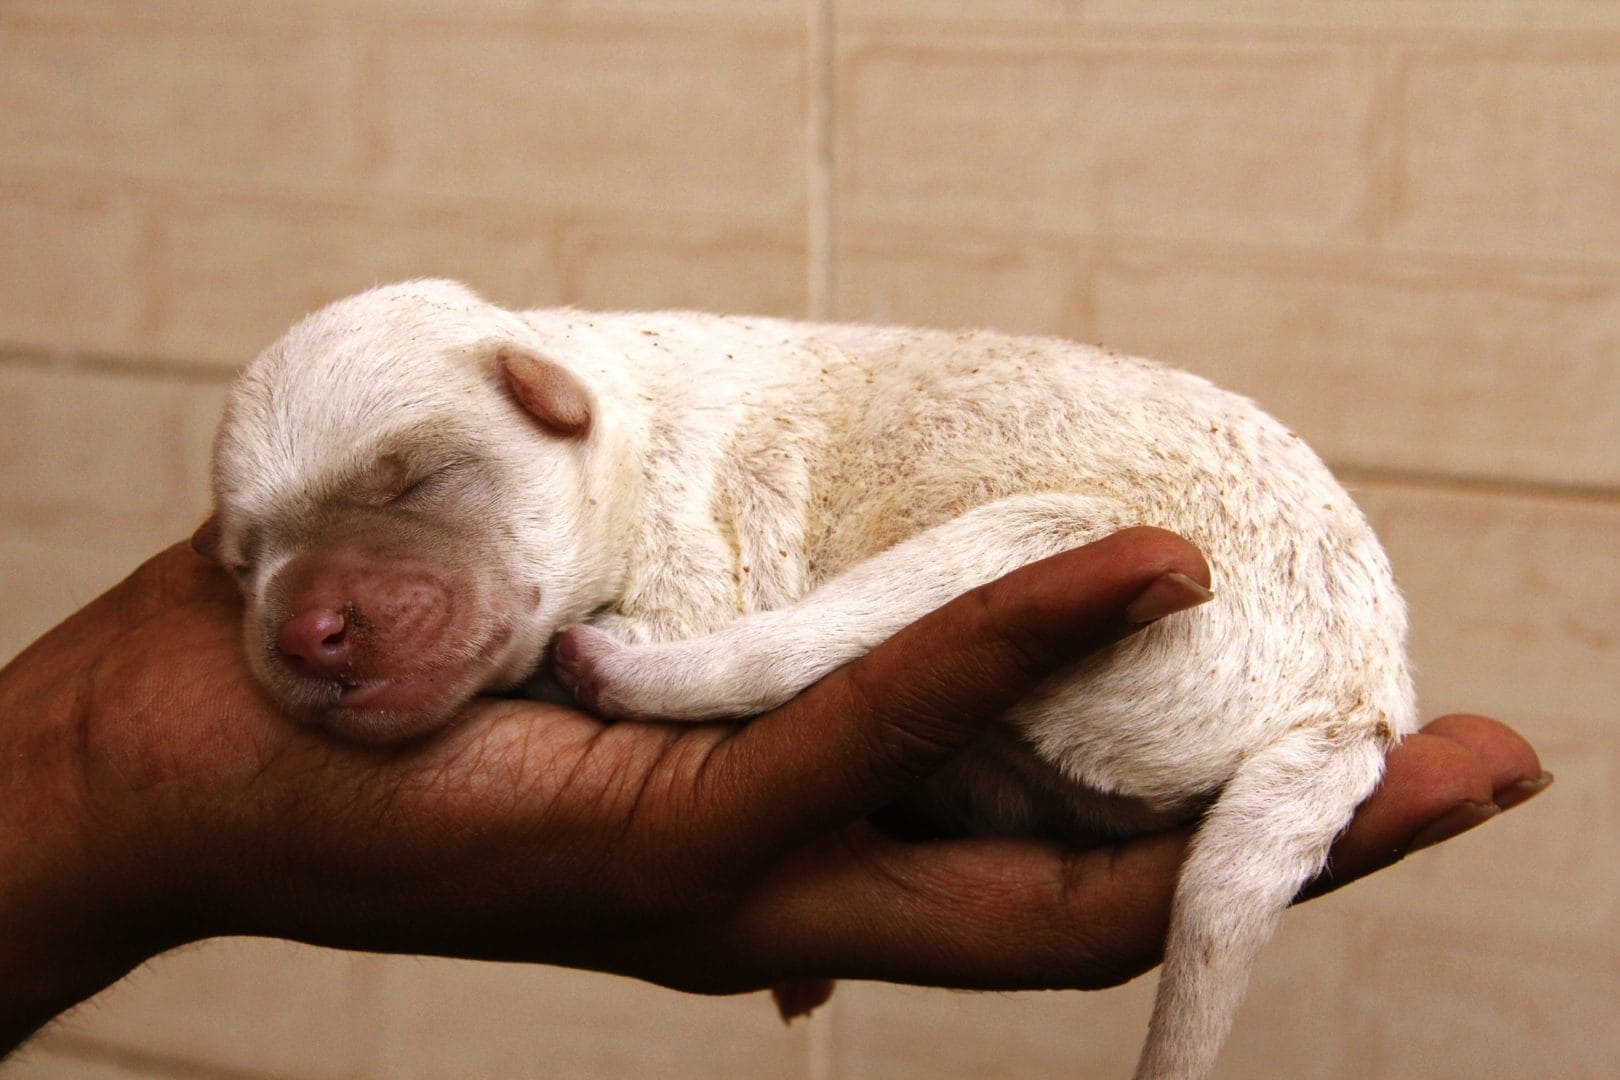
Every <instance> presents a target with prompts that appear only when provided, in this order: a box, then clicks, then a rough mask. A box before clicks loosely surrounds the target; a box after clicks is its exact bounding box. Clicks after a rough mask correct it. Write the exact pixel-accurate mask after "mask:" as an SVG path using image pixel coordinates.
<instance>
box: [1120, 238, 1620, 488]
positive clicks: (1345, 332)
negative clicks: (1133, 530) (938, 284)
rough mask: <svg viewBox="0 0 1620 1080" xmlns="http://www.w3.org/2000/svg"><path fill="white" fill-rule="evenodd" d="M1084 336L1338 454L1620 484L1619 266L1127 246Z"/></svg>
mask: <svg viewBox="0 0 1620 1080" xmlns="http://www.w3.org/2000/svg"><path fill="white" fill-rule="evenodd" d="M1092 300H1093V302H1094V304H1095V308H1096V326H1095V333H1096V335H1097V336H1098V337H1100V338H1101V339H1102V340H1103V341H1104V342H1106V343H1107V344H1109V345H1110V346H1113V347H1116V348H1120V349H1124V350H1129V351H1133V352H1140V353H1143V354H1146V355H1149V356H1153V357H1157V358H1159V359H1162V360H1167V361H1169V362H1171V363H1175V364H1177V365H1179V366H1182V367H1186V368H1190V369H1192V370H1195V371H1198V372H1200V373H1202V374H1205V375H1208V376H1209V377H1210V378H1212V379H1214V380H1215V381H1216V382H1218V383H1221V384H1222V385H1225V386H1229V387H1231V388H1232V389H1235V390H1239V391H1241V392H1243V393H1247V394H1250V395H1252V396H1253V397H1255V398H1256V399H1258V400H1259V401H1260V402H1261V404H1263V405H1264V406H1266V407H1267V408H1268V409H1269V410H1271V411H1272V412H1274V413H1275V414H1277V415H1278V416H1279V417H1281V418H1283V419H1284V420H1286V421H1287V422H1288V423H1290V424H1291V425H1293V426H1294V427H1295V428H1296V429H1297V430H1298V431H1299V432H1300V433H1301V434H1302V435H1304V436H1305V437H1306V438H1307V439H1308V440H1309V441H1310V442H1311V443H1312V444H1313V445H1314V446H1315V447H1316V448H1317V449H1318V450H1319V451H1320V452H1322V453H1323V454H1324V456H1326V457H1327V458H1328V459H1329V460H1330V461H1332V462H1334V463H1335V464H1349V463H1354V464H1357V465H1370V466H1378V467H1384V468H1397V469H1408V470H1417V471H1422V472H1432V471H1440V472H1459V473H1464V474H1471V475H1484V476H1505V477H1515V478H1520V479H1527V480H1551V481H1560V482H1575V483H1586V484H1607V485H1614V484H1616V483H1617V482H1620V443H1617V442H1616V440H1614V439H1613V438H1611V437H1609V436H1608V435H1607V434H1606V433H1607V432H1612V431H1616V430H1620V367H1617V366H1616V365H1615V363H1614V357H1615V355H1616V354H1617V350H1620V276H1617V275H1613V274H1598V275H1595V276H1594V275H1582V274H1561V273H1556V272H1551V271H1536V270H1533V269H1521V268H1519V267H1517V266H1515V265H1487V266H1484V267H1468V266H1452V265H1449V264H1446V263H1437V262H1413V263H1401V262H1399V261H1397V260H1369V259H1360V258H1350V257H1343V258H1335V257H1332V256H1322V257H1320V258H1314V257H1308V256H1301V257H1297V258H1294V257H1290V258H1284V257H1282V256H1274V257H1269V258H1268V257H1263V256H1260V255H1239V254H1238V253H1233V252H1225V251H1219V250H1211V251H1198V250H1192V249H1178V248H1173V247H1172V248H1167V249H1165V250H1163V251H1159V252H1150V251H1148V250H1147V249H1146V248H1145V246H1133V251H1132V253H1131V254H1129V255H1121V256H1117V257H1110V258H1106V259H1103V260H1101V261H1100V263H1099V265H1098V267H1097V270H1096V276H1095V281H1094V291H1093V295H1092Z"/></svg>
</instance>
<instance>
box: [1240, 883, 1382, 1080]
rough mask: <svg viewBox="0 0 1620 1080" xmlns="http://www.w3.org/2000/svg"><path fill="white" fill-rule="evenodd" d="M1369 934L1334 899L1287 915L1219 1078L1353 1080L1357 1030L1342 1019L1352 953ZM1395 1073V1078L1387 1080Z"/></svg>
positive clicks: (1259, 969) (1252, 987)
mask: <svg viewBox="0 0 1620 1080" xmlns="http://www.w3.org/2000/svg"><path fill="white" fill-rule="evenodd" d="M1369 937H1370V935H1369V934H1368V932H1367V930H1366V928H1365V927H1364V926H1362V925H1359V924H1358V923H1357V921H1356V920H1355V919H1354V918H1353V917H1351V916H1349V915H1348V914H1347V912H1346V911H1345V909H1344V908H1343V907H1342V906H1340V905H1339V903H1338V898H1337V897H1331V898H1324V899H1321V900H1317V901H1315V902H1313V903H1311V904H1307V905H1304V906H1302V907H1299V908H1297V909H1295V910H1293V911H1290V912H1289V913H1288V914H1287V915H1286V916H1285V917H1284V919H1283V924H1282V927H1281V929H1279V930H1278V932H1277V934H1276V936H1275V937H1273V938H1272V939H1271V941H1270V943H1269V944H1267V945H1266V948H1265V951H1264V952H1262V953H1261V954H1260V960H1259V962H1258V963H1257V964H1256V965H1255V970H1254V975H1253V977H1252V978H1251V980H1250V983H1249V992H1248V996H1247V997H1245V998H1244V1000H1243V1006H1242V1008H1241V1009H1240V1010H1239V1012H1238V1016H1237V1023H1236V1024H1235V1025H1234V1026H1233V1028H1232V1034H1231V1036H1230V1037H1229V1038H1228V1040H1227V1043H1226V1047H1225V1049H1224V1050H1223V1051H1222V1052H1221V1057H1220V1062H1219V1065H1218V1067H1217V1069H1216V1073H1215V1075H1216V1077H1217V1078H1218V1080H1246V1078H1248V1077H1260V1076H1279V1077H1281V1076H1286V1077H1290V1078H1297V1080H1306V1078H1314V1080H1341V1078H1342V1080H1357V1078H1360V1077H1363V1076H1365V1075H1366V1074H1365V1073H1363V1072H1361V1071H1359V1069H1358V1067H1357V1059H1356V1055H1355V1034H1356V1032H1355V1030H1354V1029H1353V1028H1352V1026H1351V1025H1350V1024H1347V1023H1346V1022H1345V1019H1344V1005H1345V999H1346V994H1347V992H1348V990H1349V984H1350V981H1351V979H1352V978H1353V977H1354V973H1353V970H1352V965H1353V960H1352V958H1353V957H1354V955H1355V954H1356V953H1357V952H1358V951H1359V950H1361V949H1364V948H1366V946H1367V942H1368V940H1369ZM1392 1075H1394V1074H1392Z"/></svg>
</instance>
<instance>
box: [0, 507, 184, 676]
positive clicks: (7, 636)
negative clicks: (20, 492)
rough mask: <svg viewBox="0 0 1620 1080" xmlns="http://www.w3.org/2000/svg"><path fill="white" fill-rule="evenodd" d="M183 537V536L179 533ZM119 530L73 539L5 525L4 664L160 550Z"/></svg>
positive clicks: (1, 569)
mask: <svg viewBox="0 0 1620 1080" xmlns="http://www.w3.org/2000/svg"><path fill="white" fill-rule="evenodd" d="M176 539H178V537H176ZM155 550H156V548H155V547H154V546H152V545H149V544H145V543H142V542H141V541H139V540H124V539H121V538H120V537H119V536H118V535H117V534H116V533H114V534H111V535H108V536H106V537H104V538H101V539H100V540H98V541H92V542H86V543H72V542H69V541H65V540H63V539H61V538H57V537H52V538H41V537H39V536H37V535H28V534H26V533H24V532H22V531H21V530H18V529H16V528H14V527H11V526H6V527H4V528H0V596H4V597H5V604H4V606H3V607H0V664H5V663H6V662H7V661H9V660H10V659H11V658H12V657H13V656H16V655H17V654H18V653H20V652H22V651H23V649H25V648H27V647H28V645H30V644H31V643H32V642H33V641H34V640H35V639H36V638H38V637H39V636H40V635H42V634H44V633H45V631H47V630H49V629H50V628H51V627H53V626H55V625H56V624H57V623H59V622H61V621H62V620H63V619H64V618H66V617H67V616H69V615H71V614H72V613H73V612H75V611H77V610H78V609H79V608H81V607H83V606H84V605H85V604H88V603H89V602H90V601H91V600H94V599H95V598H96V597H97V596H100V595H101V594H102V593H103V592H105V591H106V590H107V589H109V588H111V587H112V586H113V585H116V584H117V583H118V582H120V581H122V580H123V579H124V578H125V577H127V576H128V575H129V573H130V572H131V571H132V570H134V569H135V568H136V567H137V566H139V565H140V564H141V563H142V562H144V561H146V559H147V557H148V556H150V555H152V554H153V553H154V552H155Z"/></svg>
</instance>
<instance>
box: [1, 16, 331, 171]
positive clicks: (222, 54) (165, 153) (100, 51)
mask: <svg viewBox="0 0 1620 1080" xmlns="http://www.w3.org/2000/svg"><path fill="white" fill-rule="evenodd" d="M126 7H127V5H126ZM0 27H4V30H5V32H4V33H3V34H0V160H5V161H7V162H8V163H10V164H12V165H14V166H33V167H52V168H62V169H70V170H74V171H79V172H84V171H96V172H101V171H107V172H114V173H118V174H120V175H125V176H133V177H146V178H163V179H169V180H179V181H186V182H190V181H195V180H233V181H243V182H248V183H252V184H256V185H285V186H292V187H298V188H306V187H310V186H313V185H322V184H331V183H338V182H342V181H345V180H347V179H349V178H351V177H352V166H353V163H354V156H353V149H354V144H353V139H352V138H351V135H352V114H351V111H350V110H349V109H348V108H347V107H346V105H347V98H346V96H345V95H346V86H347V80H348V78H349V74H348V73H349V69H350V57H349V55H348V51H347V46H346V44H345V43H344V42H343V40H342V39H341V38H338V37H336V36H333V35H330V34H327V33H322V32H320V31H319V30H315V31H312V30H310V29H307V28H306V27H307V24H305V23H300V22H299V21H298V20H294V19H289V20H286V21H284V22H282V23H280V24H277V25H272V26H259V27H257V28H255V27H253V26H250V25H246V24H244V25H241V26H220V25H208V24H203V25H197V26H180V25H166V24H152V23H149V22H146V21H144V20H141V19H139V18H136V19H122V18H112V17H109V18H108V19H107V20H105V21H96V22H94V23H93V24H91V25H88V26H87V25H85V24H84V23H82V22H79V21H75V20H71V19H68V20H60V21H59V20H57V19H54V18H51V17H48V16H44V17H38V16H37V17H33V18H29V17H26V15H25V14H21V13H14V12H10V9H9V5H8V8H7V13H5V14H0Z"/></svg>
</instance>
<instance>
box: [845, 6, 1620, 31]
mask: <svg viewBox="0 0 1620 1080" xmlns="http://www.w3.org/2000/svg"><path fill="white" fill-rule="evenodd" d="M836 2H837V4H838V15H839V19H840V21H843V22H848V23H850V24H853V25H857V26H862V25H866V24H868V23H872V22H879V21H902V20H903V21H917V20H922V19H938V20H957V21H964V22H970V21H971V22H995V21H1017V22H1021V23H1043V24H1050V25H1055V26H1059V27H1064V26H1073V25H1076V24H1080V25H1084V26H1086V27H1087V28H1091V27H1096V26H1108V27H1130V28H1132V29H1134V30H1138V31H1141V30H1155V29H1162V28H1166V27H1177V28H1183V27H1184V28H1193V29H1200V30H1202V29H1212V28H1213V29H1222V30H1237V31H1244V30H1250V31H1252V30H1256V29H1261V30H1264V29H1276V28H1283V29H1335V30H1344V29H1403V30H1432V29H1461V30H1480V29H1486V28H1490V29H1508V30H1517V31H1523V30H1541V29H1614V28H1616V27H1617V26H1620V12H1616V10H1615V9H1614V7H1613V5H1610V4H1603V3H1591V2H1589V0H1470V2H1468V3H1458V2H1457V0H1402V2H1401V3H1398V4H1391V3H1388V2H1386V0H1337V2H1336V3H1331V4H1314V3H1306V2H1302V0H1155V2H1154V3H1152V4H1144V3H1141V2H1140V0H836Z"/></svg>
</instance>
